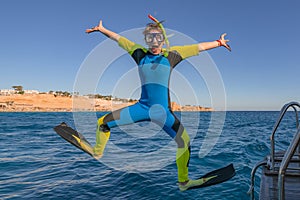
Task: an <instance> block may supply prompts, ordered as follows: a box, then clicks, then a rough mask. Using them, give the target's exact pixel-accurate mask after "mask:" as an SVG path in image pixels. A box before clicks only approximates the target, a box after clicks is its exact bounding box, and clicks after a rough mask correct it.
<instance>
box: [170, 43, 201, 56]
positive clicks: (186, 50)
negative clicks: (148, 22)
mask: <svg viewBox="0 0 300 200" xmlns="http://www.w3.org/2000/svg"><path fill="white" fill-rule="evenodd" d="M170 50H171V51H177V52H178V53H179V54H180V56H181V58H182V59H186V58H188V57H191V56H196V55H198V54H199V47H198V44H192V45H186V46H174V47H171V49H170Z"/></svg>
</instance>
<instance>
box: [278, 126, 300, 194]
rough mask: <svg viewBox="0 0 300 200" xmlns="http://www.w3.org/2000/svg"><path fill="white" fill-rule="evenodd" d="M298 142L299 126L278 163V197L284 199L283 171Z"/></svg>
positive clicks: (299, 141)
mask: <svg viewBox="0 0 300 200" xmlns="http://www.w3.org/2000/svg"><path fill="white" fill-rule="evenodd" d="M299 144H300V127H299V126H298V130H297V132H296V134H295V135H294V138H293V141H292V142H291V143H290V145H289V147H288V149H287V151H286V153H285V154H284V157H283V159H282V162H281V164H280V168H279V172H278V199H284V178H285V172H286V169H287V167H288V165H289V163H290V160H291V158H292V157H293V156H294V154H295V152H296V149H297V147H298V145H299Z"/></svg>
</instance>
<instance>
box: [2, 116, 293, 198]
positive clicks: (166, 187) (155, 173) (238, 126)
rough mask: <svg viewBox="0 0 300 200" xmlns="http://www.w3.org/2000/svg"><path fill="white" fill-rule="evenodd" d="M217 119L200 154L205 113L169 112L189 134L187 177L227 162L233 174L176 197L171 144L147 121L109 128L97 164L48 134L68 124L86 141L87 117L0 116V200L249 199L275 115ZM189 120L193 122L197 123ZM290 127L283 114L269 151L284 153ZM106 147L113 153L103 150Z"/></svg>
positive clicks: (92, 121)
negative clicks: (218, 128) (216, 129)
mask: <svg viewBox="0 0 300 200" xmlns="http://www.w3.org/2000/svg"><path fill="white" fill-rule="evenodd" d="M215 113H216V112H215ZM103 114H104V113H96V114H94V116H96V115H97V116H98V117H99V116H101V115H103ZM222 114H226V118H225V123H224V127H223V129H222V132H221V135H220V137H219V138H218V140H217V142H216V144H215V145H214V146H213V148H212V149H211V151H209V153H208V154H207V155H205V156H204V157H202V156H199V151H200V149H201V147H202V145H203V141H204V140H205V137H206V135H207V134H209V133H210V132H213V127H212V129H210V131H208V130H209V127H210V124H211V115H212V113H209V112H201V113H197V112H183V113H176V115H178V117H179V118H184V120H183V121H184V122H183V123H184V126H185V127H186V128H187V129H188V130H191V132H195V135H194V136H193V139H192V140H191V150H192V153H191V158H190V163H189V166H190V168H189V175H190V178H198V177H200V176H201V175H203V174H205V173H207V172H209V171H212V170H214V169H217V168H221V167H224V166H226V165H228V164H230V163H233V164H234V167H235V169H236V175H235V176H234V177H233V178H232V179H231V180H229V181H227V182H224V183H221V184H218V185H214V186H210V187H206V188H200V189H195V190H189V191H185V192H180V191H179V189H178V186H177V168H176V162H175V154H176V148H174V145H173V144H172V142H173V141H172V140H171V139H170V137H169V136H168V135H167V134H166V133H164V132H163V131H160V130H159V129H158V128H157V127H155V126H153V127H151V125H150V128H146V129H145V128H144V126H146V127H149V123H140V124H138V125H128V126H126V127H125V128H124V129H122V128H114V129H112V131H111V138H110V144H108V149H107V151H105V156H104V158H103V159H104V160H103V162H102V161H101V160H100V161H97V160H95V159H93V158H92V157H90V156H89V155H88V154H86V153H84V152H82V151H80V150H79V149H77V148H75V147H74V146H72V145H71V144H69V143H67V142H66V141H65V140H63V139H62V138H61V137H60V136H59V135H57V134H56V133H55V132H54V130H53V127H54V126H56V125H58V124H60V123H61V122H63V121H65V122H67V123H68V124H69V125H70V126H71V127H76V128H77V126H78V130H79V129H80V130H79V131H80V132H81V133H82V134H83V135H85V136H86V138H87V139H88V140H89V141H90V142H91V143H92V144H94V143H95V129H96V117H94V118H93V117H90V114H89V113H80V114H78V113H77V114H76V115H80V116H79V117H78V116H77V117H75V118H74V115H73V113H39V112H37V113H0V147H1V148H0V199H101V200H102V199H164V200H165V199H220V200H223V199H224V200H225V199H249V196H248V195H247V191H248V189H249V184H250V173H251V169H252V168H253V166H255V164H256V163H257V162H259V161H261V160H262V159H263V158H264V157H265V156H266V155H267V154H269V153H270V140H269V136H270V134H271V132H272V129H273V126H274V124H275V122H276V120H277V118H278V116H279V112H226V113H222ZM196 118H199V119H200V120H199V122H198V123H195V120H194V119H196ZM75 119H76V120H75ZM189 121H191V123H188V122H189ZM78 124H80V125H78ZM295 126H296V125H295V122H294V115H293V113H290V112H289V113H288V114H287V116H286V117H285V118H284V120H283V124H282V125H281V126H280V127H279V130H278V134H277V136H276V140H277V141H280V142H277V143H276V151H277V150H284V149H285V148H287V146H288V145H289V141H291V138H292V137H293V134H294V133H295ZM111 144H113V146H114V147H115V149H114V148H110V146H112V145H111ZM169 144H171V145H169ZM165 146H170V149H169V150H171V152H172V153H171V154H170V153H169V152H170V151H166V152H167V153H165V154H164V153H161V154H160V155H155V152H158V151H159V150H160V149H162V148H164V147H165ZM115 151H117V152H118V153H114V152H115ZM131 154H132V155H133V156H132V157H131ZM128 155H129V156H128ZM136 155H139V156H138V158H137V156H136ZM152 155H153V156H157V157H152ZM126 156H127V157H126ZM124 157H125V158H126V159H124ZM153 158H154V161H153ZM155 158H157V159H155ZM104 161H105V162H104ZM152 169H153V170H152ZM260 174H261V171H260V170H259V171H258V173H257V174H256V177H255V178H256V179H255V180H256V181H255V196H256V197H257V196H258V192H259V181H260Z"/></svg>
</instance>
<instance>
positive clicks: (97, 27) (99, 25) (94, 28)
mask: <svg viewBox="0 0 300 200" xmlns="http://www.w3.org/2000/svg"><path fill="white" fill-rule="evenodd" d="M102 29H103V25H102V20H100V22H99V24H98V26H95V27H93V28H89V29H86V30H85V32H86V33H92V32H95V31H101V30H102Z"/></svg>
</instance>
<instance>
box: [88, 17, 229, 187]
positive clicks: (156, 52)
mask: <svg viewBox="0 0 300 200" xmlns="http://www.w3.org/2000/svg"><path fill="white" fill-rule="evenodd" d="M152 20H153V18H152ZM92 32H101V33H102V34H104V35H106V36H107V37H109V38H110V39H112V40H114V41H116V42H117V43H118V44H119V46H120V47H121V48H123V49H124V50H126V51H127V52H128V53H129V54H130V55H131V57H132V58H133V59H134V61H135V62H136V63H137V65H138V72H139V77H140V81H141V97H140V99H139V101H138V102H137V103H135V104H133V105H131V106H128V107H125V108H122V109H119V110H116V111H113V112H111V113H108V114H106V115H104V116H102V117H101V118H99V119H98V122H97V131H96V145H95V146H94V148H93V154H94V155H93V156H94V157H95V158H97V159H99V158H101V157H102V155H103V152H104V149H105V146H106V143H107V141H108V140H109V137H110V129H111V128H113V127H116V126H121V125H127V124H132V123H135V122H140V121H152V122H154V123H156V124H158V125H159V126H160V127H161V128H162V129H163V130H164V131H165V132H166V133H167V134H168V135H169V136H170V137H172V138H173V139H174V140H175V141H176V143H177V152H176V164H177V170H178V182H179V189H180V190H186V189H188V188H189V187H193V186H195V185H197V184H200V183H199V182H197V181H198V180H190V179H189V177H188V164H189V158H190V138H189V135H188V133H187V131H186V129H185V128H184V126H183V125H182V123H181V122H180V121H179V119H178V118H177V117H176V116H175V114H174V113H173V112H172V111H171V107H170V96H169V95H170V94H169V82H170V75H171V72H172V70H173V69H174V68H175V67H176V66H177V64H179V63H180V62H181V61H182V60H184V59H186V58H188V57H191V56H196V55H198V54H199V52H201V51H206V50H209V49H213V48H216V47H220V46H223V47H225V48H227V49H228V50H229V51H230V50H231V49H230V47H229V45H228V44H227V43H228V41H229V40H226V39H225V36H226V33H224V34H222V35H221V36H220V38H219V39H218V40H215V41H212V42H203V43H198V44H193V45H187V46H171V47H169V45H168V48H167V49H164V48H163V45H164V44H165V43H166V41H167V38H166V34H165V30H164V29H163V27H162V24H161V23H159V22H158V21H155V22H154V23H149V24H147V26H146V28H145V30H144V32H143V34H144V39H145V42H146V44H147V45H148V48H145V47H143V46H141V45H138V44H136V43H134V42H132V41H130V40H128V39H127V38H125V37H123V36H120V35H119V34H117V33H115V32H113V31H111V30H108V29H106V28H105V27H104V26H103V24H102V20H100V22H99V24H98V26H95V27H93V28H91V29H87V30H86V33H92Z"/></svg>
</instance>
